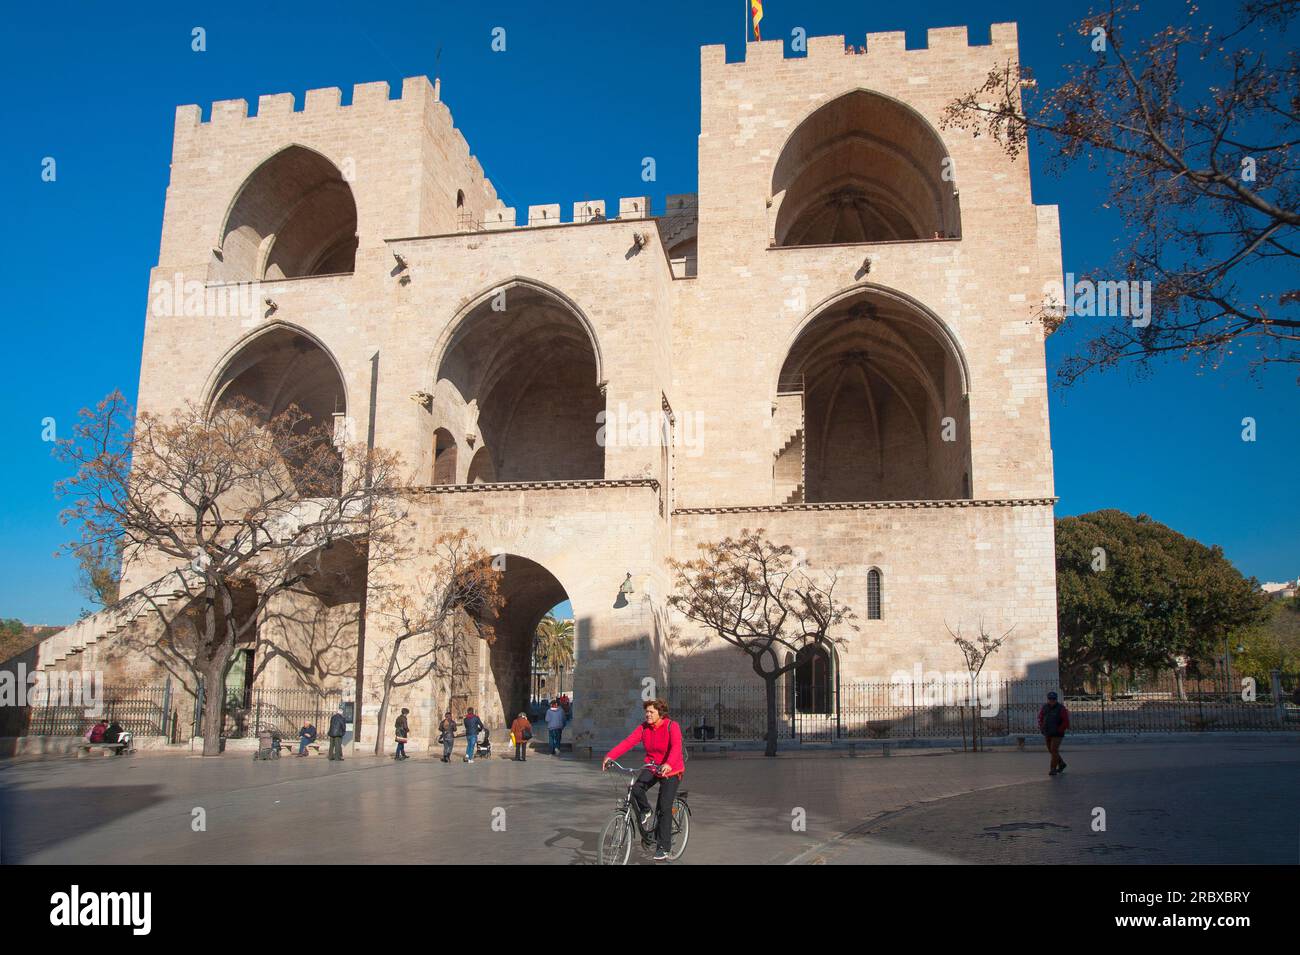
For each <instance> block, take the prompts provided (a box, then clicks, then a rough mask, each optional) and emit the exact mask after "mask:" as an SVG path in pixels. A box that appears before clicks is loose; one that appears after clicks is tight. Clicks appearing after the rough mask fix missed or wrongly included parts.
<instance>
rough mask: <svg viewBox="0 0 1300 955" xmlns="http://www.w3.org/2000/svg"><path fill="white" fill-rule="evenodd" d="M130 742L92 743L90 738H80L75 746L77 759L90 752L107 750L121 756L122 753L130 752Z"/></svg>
mask: <svg viewBox="0 0 1300 955" xmlns="http://www.w3.org/2000/svg"><path fill="white" fill-rule="evenodd" d="M130 747H131V744H130V743H92V742H90V740H82V741H81V743H80V744H78V746H77V759H81V757H83V756H89V755H90V754H91V753H92V752H96V751H97V752H104V751H108V752H110V753H112V754H113V755H114V756H121V755H122V754H123V753H127V752H131V751H132V750H131V748H130Z"/></svg>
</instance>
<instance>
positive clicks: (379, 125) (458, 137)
mask: <svg viewBox="0 0 1300 955" xmlns="http://www.w3.org/2000/svg"><path fill="white" fill-rule="evenodd" d="M393 123H398V124H403V125H406V126H409V127H411V128H416V129H418V128H419V126H420V125H421V124H423V125H424V126H425V127H426V128H427V129H429V130H431V131H432V132H433V133H434V134H435V135H436V136H438V137H439V139H440V141H441V146H440V149H441V150H442V151H443V154H444V155H445V156H446V157H447V159H449V160H451V164H452V165H453V166H455V167H457V168H460V169H463V170H466V171H467V172H468V173H469V175H470V177H471V178H472V179H473V180H474V181H476V182H478V183H479V184H480V185H481V188H482V194H483V197H484V198H483V203H484V204H483V205H481V206H480V205H479V204H478V203H476V207H477V208H483V209H496V208H497V207H499V206H500V200H499V199H498V197H497V193H496V189H495V187H494V186H493V185H492V183H491V181H490V180H489V179H488V178H487V176H486V174H485V173H484V171H483V166H482V164H481V163H480V162H479V160H478V158H477V157H476V156H475V155H474V154H473V153H472V152H471V151H470V146H469V142H468V141H467V140H466V139H465V135H464V134H463V133H462V132H461V131H460V130H459V129H458V128H457V127H456V123H455V120H454V118H453V117H452V114H451V110H450V108H448V106H447V105H446V104H445V103H444V102H443V101H442V90H441V83H440V81H438V80H436V79H435V80H434V81H433V82H430V81H429V78H428V77H427V76H411V77H407V78H405V79H403V80H402V85H401V89H400V93H399V95H398V96H393V90H392V88H391V86H390V85H389V84H388V82H387V81H383V80H380V81H377V82H371V83H357V84H355V85H354V86H353V87H352V98H351V102H350V103H349V104H348V105H346V106H345V105H344V104H343V91H342V89H341V88H339V87H337V86H329V87H323V88H320V89H310V90H307V91H306V94H305V95H304V96H303V97H302V98H301V99H300V98H299V97H298V96H296V95H295V94H293V93H270V94H267V95H263V96H259V97H258V99H257V108H256V110H255V111H253V112H250V110H249V101H248V100H245V99H229V100H218V101H216V102H214V103H213V104H212V106H211V109H210V110H209V113H208V118H207V119H204V118H203V110H202V108H201V107H199V106H198V105H194V104H190V105H185V106H179V107H177V108H176V123H175V132H174V140H173V152H174V154H175V155H194V154H204V153H206V152H208V151H210V150H211V148H212V143H213V140H214V138H216V139H221V140H229V139H230V138H231V137H232V136H235V137H239V138H246V139H248V140H254V139H266V138H268V137H269V138H273V139H279V140H283V141H285V142H294V141H306V140H307V139H309V138H311V137H313V136H319V135H320V134H321V133H323V132H324V133H325V136H326V138H332V137H333V136H334V134H332V133H329V132H326V131H328V130H331V129H334V130H340V129H342V130H347V131H349V132H350V133H351V134H358V133H359V134H362V135H364V134H365V133H366V132H367V131H370V130H377V129H384V128H392V126H393Z"/></svg>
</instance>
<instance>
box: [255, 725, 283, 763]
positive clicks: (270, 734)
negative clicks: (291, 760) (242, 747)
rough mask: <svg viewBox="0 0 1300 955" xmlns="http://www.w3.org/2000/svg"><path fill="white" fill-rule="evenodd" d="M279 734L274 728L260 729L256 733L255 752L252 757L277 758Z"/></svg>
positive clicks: (278, 753)
mask: <svg viewBox="0 0 1300 955" xmlns="http://www.w3.org/2000/svg"><path fill="white" fill-rule="evenodd" d="M279 758H280V734H279V732H277V731H276V730H262V731H261V732H260V733H258V734H257V752H256V753H254V754H253V759H255V760H256V759H279Z"/></svg>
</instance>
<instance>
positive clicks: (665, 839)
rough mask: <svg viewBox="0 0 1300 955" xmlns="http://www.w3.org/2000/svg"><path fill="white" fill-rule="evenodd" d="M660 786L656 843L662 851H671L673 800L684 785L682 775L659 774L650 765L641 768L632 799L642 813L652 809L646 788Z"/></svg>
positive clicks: (633, 787) (634, 785)
mask: <svg viewBox="0 0 1300 955" xmlns="http://www.w3.org/2000/svg"><path fill="white" fill-rule="evenodd" d="M656 785H657V786H658V787H659V802H658V808H659V826H658V828H657V829H656V830H655V843H656V846H657V848H658V849H659V850H660V851H662V852H671V851H672V848H673V800H674V799H676V798H677V790H678V789H679V788H680V787H681V785H682V777H681V776H680V775H678V776H659V775H656V774H655V771H654V770H653V769H650V768H649V767H648V766H647V767H646V768H645V769H643V770H641V775H639V776H637V778H636V782H634V783H633V784H632V801H633V802H634V803H636V807H637V809H638V810H639V811H640V812H641V815H643V816H644V815H645V814H646V813H647V812H649V811H650V797H649V795H648V794H647V793H646V790H647V789H649V788H650V787H651V786H656Z"/></svg>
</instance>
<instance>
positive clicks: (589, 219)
mask: <svg viewBox="0 0 1300 955" xmlns="http://www.w3.org/2000/svg"><path fill="white" fill-rule="evenodd" d="M688 198H689V199H691V200H694V198H695V197H694V195H691V196H669V197H668V207H667V208H666V209H665V210H664V212H663V214H662V216H661V218H666V217H671V216H673V215H675V214H678V215H679V214H680V210H678V212H676V213H675V212H674V210H673V204H674V200H676V201H677V202H676V204H677V206H679V207H680V206H681V204H682V202H683V201H684V200H686V199H688ZM691 209H692V211H691V214H692V215H694V214H695V213H694V205H693V204H692V207H691ZM611 211H612V209H611ZM653 217H655V213H654V210H653V208H652V206H651V203H650V197H649V196H621V197H620V198H619V200H618V212H617V214H615V215H611V214H608V213H607V212H606V204H605V200H604V199H584V200H582V201H580V202H575V203H573V212H572V215H571V216H569V217H567V218H566V217H565V215H564V207H563V205H562V204H561V203H558V202H550V203H541V204H538V205H531V206H529V207H528V212H527V215H526V216H525V217H524V218H523V221H522V222H521V221H519V219H520V216H519V213H518V211H517V210H516V209H515V208H514V207H513V206H503V207H500V208H497V209H493V210H491V211H490V212H489V213H488V214H487V215H486V217H485V218H484V219H482V220H474V219H469V218H465V219H462V221H461V223H460V229H461V231H462V232H480V231H481V232H500V231H504V230H507V229H530V228H539V227H545V226H557V225H587V224H591V223H598V222H625V221H628V220H633V219H649V218H653Z"/></svg>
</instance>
